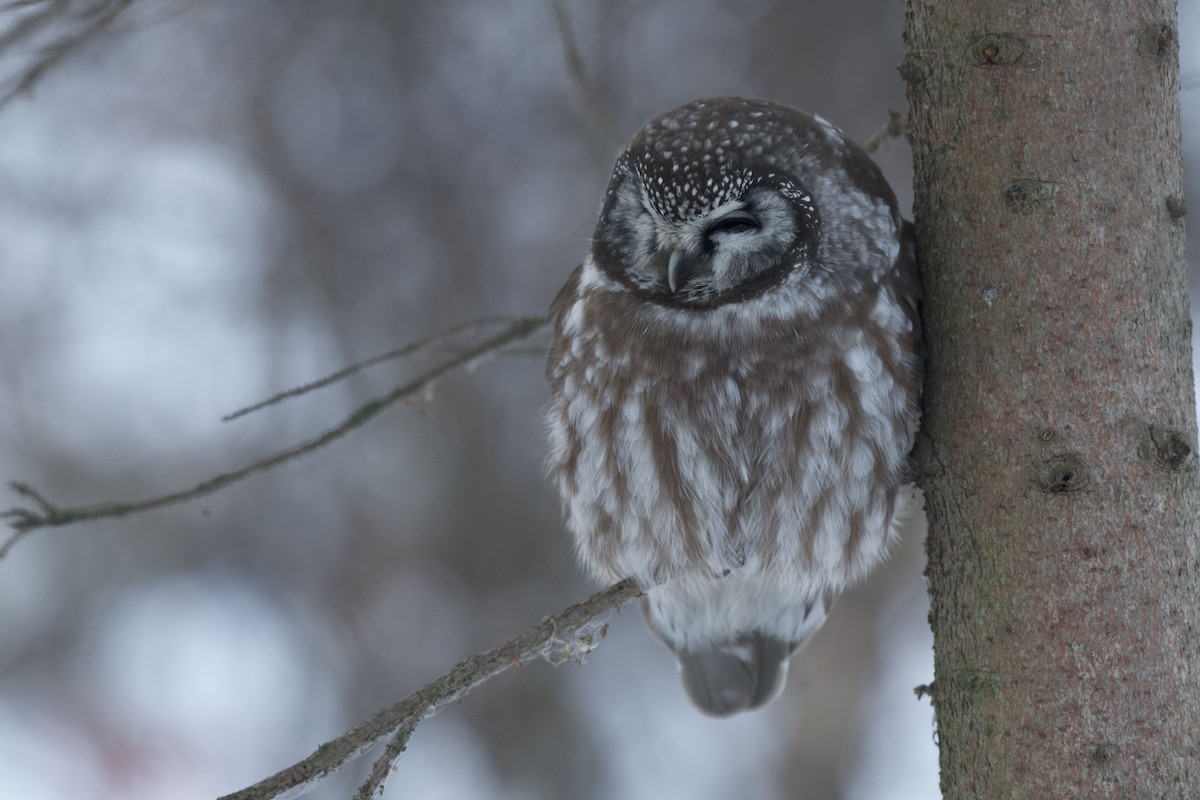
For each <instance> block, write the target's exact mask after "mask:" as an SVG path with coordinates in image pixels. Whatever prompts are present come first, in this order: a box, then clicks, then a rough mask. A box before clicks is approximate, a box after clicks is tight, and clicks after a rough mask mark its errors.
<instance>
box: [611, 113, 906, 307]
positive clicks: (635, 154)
mask: <svg viewBox="0 0 1200 800" xmlns="http://www.w3.org/2000/svg"><path fill="white" fill-rule="evenodd" d="M854 204H857V205H859V206H861V208H859V209H857V210H855V209H853V208H850V207H849V206H853V205H854ZM848 211H849V212H850V213H847V212H848ZM899 225H900V216H899V212H898V210H897V208H896V200H895V196H894V195H893V194H892V192H891V189H890V188H888V185H887V183H886V181H885V180H884V179H883V177H882V176H881V175H880V174H879V171H878V168H877V167H876V166H875V164H874V162H872V161H871V160H870V158H868V157H867V156H866V154H865V153H863V152H862V151H861V150H860V149H859V148H858V147H857V146H855V145H854V144H852V143H851V142H849V141H848V140H846V139H845V137H843V136H842V134H841V132H840V131H838V130H837V129H836V128H834V127H833V126H831V125H829V124H828V123H827V122H825V121H824V120H822V119H821V118H819V117H813V116H809V115H807V114H804V113H802V112H800V111H796V110H795V109H792V108H788V107H786V106H782V105H779V104H778V103H772V102H769V101H759V100H747V99H744V98H734V97H730V98H716V99H711V100H697V101H695V102H692V103H689V104H687V105H685V106H681V107H680V108H677V109H675V110H673V111H670V112H667V113H666V114H664V115H662V116H660V117H658V118H656V119H654V120H652V121H651V122H649V123H648V124H647V125H646V126H645V127H643V128H642V129H641V131H639V132H638V133H637V135H636V136H634V138H633V140H632V141H631V142H630V143H629V145H628V146H627V147H626V148H625V150H624V151H623V152H622V153H621V155H620V156H619V157H618V159H617V163H616V166H615V168H614V170H613V175H612V179H611V180H610V182H609V186H608V191H607V193H606V194H605V198H604V205H603V209H602V211H601V214H600V221H599V223H598V224H597V226H596V232H595V236H594V238H593V245H592V258H593V259H594V261H595V263H596V265H597V266H598V267H599V268H600V269H601V270H603V271H604V272H605V273H606V274H607V275H608V276H609V277H611V278H613V279H614V280H616V281H618V282H620V283H621V284H624V285H625V286H626V287H627V288H628V289H629V290H631V291H633V292H636V293H638V294H640V295H641V296H643V297H644V298H646V299H647V300H650V301H653V302H655V303H658V304H660V305H664V306H669V307H679V308H686V309H695V310H704V309H710V308H714V307H717V306H720V305H723V304H726V303H729V302H735V301H740V300H747V299H750V298H753V297H756V296H758V295H760V294H762V293H764V292H766V291H768V290H770V289H772V288H773V287H776V286H778V285H779V284H781V283H782V282H784V281H786V280H788V279H789V278H791V277H797V276H798V277H801V278H803V277H805V276H808V275H810V274H811V275H814V276H816V277H817V278H820V277H830V276H833V277H839V276H840V277H845V275H844V274H842V273H846V274H849V273H853V272H859V271H862V270H864V269H871V268H872V267H878V268H879V269H886V268H887V267H890V265H891V263H892V261H893V260H894V258H895V252H890V253H884V252H880V253H878V256H879V258H877V259H873V258H871V257H870V256H871V253H870V252H864V251H869V250H870V249H871V247H872V245H871V242H870V240H872V239H877V240H879V241H882V242H886V241H889V240H890V241H895V231H896V230H897V229H898V227H899ZM855 227H857V228H858V230H849V229H850V228H855ZM885 229H886V230H885ZM852 240H857V241H852ZM827 244H832V245H834V246H833V247H827V246H826V245H827ZM847 245H848V246H849V247H850V249H851V250H852V251H856V252H851V253H843V252H842V251H844V250H846V247H847ZM841 262H845V263H844V264H842V263H841Z"/></svg>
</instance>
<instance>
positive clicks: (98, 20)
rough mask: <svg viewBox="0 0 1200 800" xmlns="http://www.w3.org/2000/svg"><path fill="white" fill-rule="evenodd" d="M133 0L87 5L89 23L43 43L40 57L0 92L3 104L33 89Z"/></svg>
mask: <svg viewBox="0 0 1200 800" xmlns="http://www.w3.org/2000/svg"><path fill="white" fill-rule="evenodd" d="M132 2H133V0H106V2H102V3H97V4H96V5H95V6H94V7H92V8H90V9H87V10H86V11H85V12H84V13H83V14H81V15H80V16H81V17H82V18H84V19H87V18H88V17H91V19H90V20H89V21H88V22H87V24H85V25H83V26H82V27H80V28H79V29H78V30H76V31H75V32H73V33H70V34H68V35H66V36H63V37H61V38H59V39H56V40H55V41H53V42H50V43H49V44H47V45H45V46H43V47H42V48H41V54H40V55H39V56H38V58H37V60H36V61H34V62H33V64H32V65H30V66H29V67H28V68H26V69H25V71H24V72H22V73H21V74H20V75H19V76H17V77H16V78H14V79H12V80H11V81H9V83H10V85H11V87H12V88H10V89H9V90H7V91H6V92H4V94H3V95H0V107H3V106H5V105H7V104H8V103H9V102H10V101H12V100H13V99H14V98H15V97H17V96H18V95H20V94H23V93H24V92H27V91H29V90H30V89H32V88H33V86H34V84H36V83H37V82H38V81H39V80H40V79H41V77H42V76H43V75H44V74H45V73H46V71H47V70H49V69H50V68H51V67H54V66H55V65H57V64H58V63H59V62H60V61H62V60H63V59H65V58H66V57H67V56H68V55H70V54H71V53H72V52H73V51H75V50H76V49H77V48H78V47H79V46H80V45H82V44H83V43H84V42H86V41H87V40H88V39H90V38H92V36H94V35H95V34H96V33H98V32H99V31H100V30H102V29H104V28H106V27H108V26H109V25H110V24H111V23H112V21H113V20H114V19H116V18H117V17H118V16H119V15H120V14H121V12H122V11H124V10H125V9H126V8H128V7H129V5H130V4H131V3H132ZM60 7H61V6H60Z"/></svg>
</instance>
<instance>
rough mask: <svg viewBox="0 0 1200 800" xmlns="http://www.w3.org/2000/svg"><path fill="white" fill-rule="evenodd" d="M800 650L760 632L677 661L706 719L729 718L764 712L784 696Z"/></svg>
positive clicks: (684, 652)
mask: <svg viewBox="0 0 1200 800" xmlns="http://www.w3.org/2000/svg"><path fill="white" fill-rule="evenodd" d="M794 650H795V648H794V647H793V646H792V645H790V644H788V643H787V642H784V641H782V640H781V639H776V638H775V637H774V636H768V635H766V634H764V633H759V632H757V631H754V632H751V633H747V634H743V635H741V636H739V637H737V638H736V639H731V640H729V641H725V642H719V643H717V644H715V645H713V646H712V647H710V648H708V649H705V650H695V651H689V650H680V651H678V652H677V654H676V655H678V657H679V672H680V675H681V677H682V678H683V688H684V689H686V690H687V693H688V697H690V698H691V699H692V702H693V703H695V704H696V706H697V707H698V708H699V709H700V710H701V711H703V712H704V713H705V714H711V715H712V716H714V717H728V716H729V715H731V714H736V713H738V712H739V711H749V710H750V709H752V708H759V707H760V706H764V705H766V704H767V703H769V702H771V701H772V700H774V699H775V698H776V697H777V696H778V695H779V693H780V692H781V691H783V684H784V682H785V681H786V680H787V671H788V658H789V657H791V655H792V652H793V651H794Z"/></svg>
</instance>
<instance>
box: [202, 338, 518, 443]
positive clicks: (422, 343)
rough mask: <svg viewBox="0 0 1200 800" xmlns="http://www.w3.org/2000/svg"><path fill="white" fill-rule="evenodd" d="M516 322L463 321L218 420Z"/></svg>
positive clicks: (246, 412)
mask: <svg viewBox="0 0 1200 800" xmlns="http://www.w3.org/2000/svg"><path fill="white" fill-rule="evenodd" d="M516 321H518V320H514V319H513V318H512V317H482V318H480V319H473V320H470V321H468V322H464V323H462V324H460V325H455V326H454V327H453V328H447V329H446V330H444V331H440V332H439V333H435V334H434V335H432V336H429V337H426V338H424V339H421V340H419V341H416V342H410V343H409V344H406V345H404V346H403V347H397V348H396V349H395V350H390V351H388V352H386V353H384V354H382V355H378V356H375V357H373V358H368V359H367V360H366V361H360V362H359V363H357V364H351V365H350V366H348V367H346V368H344V369H340V370H338V371H337V372H334V373H332V374H330V375H326V376H325V377H324V378H319V379H317V380H315V381H312V382H310V383H305V384H303V385H301V386H297V387H295V388H293V389H286V390H284V391H282V392H278V393H276V394H273V395H271V396H270V397H268V398H267V399H266V400H262V401H260V402H257V403H254V404H253V405H249V406H246V407H245V408H239V409H238V410H237V411H234V412H233V413H232V414H226V415H225V416H223V417H221V421H222V422H231V421H233V420H235V419H238V418H239V417H244V416H246V415H247V414H251V413H253V412H255V411H261V410H262V409H264V408H268V407H269V406H273V405H276V404H278V403H281V402H283V401H284V400H287V399H289V398H292V397H298V396H300V395H302V394H307V393H308V392H311V391H315V390H317V389H321V388H323V387H325V386H328V385H330V384H331V383H337V382H338V381H341V380H345V379H346V378H348V377H350V376H351V375H354V374H355V373H358V372H362V371H363V370H364V369H367V368H368V367H373V366H375V365H377V364H382V363H383V362H385V361H391V360H393V359H398V358H404V357H405V356H411V355H416V354H417V353H419V352H421V351H422V350H426V349H428V348H430V347H432V346H433V345H435V344H440V343H442V342H445V341H446V340H447V339H451V338H453V337H455V336H458V335H459V334H462V333H467V332H474V331H477V330H479V329H480V328H484V327H489V326H492V325H500V324H509V325H511V324H513V323H514V322H516Z"/></svg>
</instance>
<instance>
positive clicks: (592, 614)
mask: <svg viewBox="0 0 1200 800" xmlns="http://www.w3.org/2000/svg"><path fill="white" fill-rule="evenodd" d="M640 594H641V592H640V590H639V589H638V588H637V586H635V585H634V584H633V582H632V581H629V580H624V581H621V582H620V583H616V584H613V585H612V586H610V587H608V588H607V589H605V590H603V591H601V592H597V593H596V594H594V595H592V596H591V597H589V598H588V599H586V600H584V601H583V602H581V603H576V604H575V605H573V606H571V607H570V608H568V609H566V610H565V611H563V612H562V613H560V614H558V615H556V616H553V617H546V618H545V619H543V620H542V621H541V622H540V623H538V624H537V625H535V626H533V627H532V628H530V629H528V630H527V631H525V632H524V633H522V634H520V635H519V636H517V637H516V638H514V639H511V640H509V641H507V642H505V643H504V644H502V645H500V646H499V647H496V648H493V649H492V650H489V651H488V652H486V653H482V654H479V655H473V656H469V657H468V658H465V659H463V660H462V661H460V662H459V663H458V664H457V665H455V667H454V668H453V669H451V670H450V671H449V672H447V673H446V674H445V675H443V676H442V677H440V678H438V679H437V680H435V681H433V682H431V683H429V684H426V685H425V686H423V687H421V688H420V689H418V690H417V691H415V692H413V693H412V694H410V695H409V696H408V697H406V698H404V699H403V700H401V701H400V702H398V703H396V704H395V705H392V706H390V707H389V708H385V709H383V710H382V711H380V712H378V713H377V714H375V715H374V716H372V717H371V718H370V719H368V720H366V721H365V722H363V723H362V724H360V725H358V726H357V727H356V728H354V729H353V730H350V731H347V732H346V733H344V734H342V735H341V736H339V737H338V738H336V739H334V740H333V741H330V742H326V743H325V744H323V745H321V746H320V747H318V748H317V749H316V751H315V752H314V753H313V754H312V755H310V756H309V757H308V758H306V759H304V760H303V761H299V762H297V763H295V764H293V765H292V766H290V767H288V768H287V769H284V770H282V771H280V772H278V773H276V774H275V775H272V776H271V777H269V778H266V779H265V780H262V781H259V782H258V783H256V784H254V785H253V786H249V787H247V788H245V789H242V790H241V791H237V792H234V793H233V794H230V795H226V796H225V797H223V798H220V800H272V799H273V798H279V797H284V796H286V797H288V798H294V797H299V796H300V795H302V794H304V793H306V792H307V791H309V790H310V789H312V788H313V786H314V785H315V784H316V782H317V781H319V780H321V779H322V778H324V777H326V776H327V775H329V774H331V773H333V772H334V771H336V770H338V769H340V768H341V767H342V766H344V765H345V764H346V763H348V762H349V761H351V760H353V759H355V758H358V757H360V756H362V755H363V754H364V753H366V752H367V751H368V750H369V749H370V748H371V747H372V746H374V745H376V744H377V743H378V742H380V741H381V740H382V739H384V738H386V737H392V739H391V741H390V742H389V744H388V747H387V750H386V752H385V753H384V755H383V757H381V758H380V759H379V761H378V762H376V764H375V766H374V768H373V769H372V772H371V776H370V777H369V778H368V779H367V781H366V783H364V784H363V785H362V787H361V788H360V789H359V791H358V793H357V794H356V795H355V798H356V800H369V798H371V797H374V796H376V794H377V793H378V791H379V790H380V789H381V788H382V786H383V781H384V779H385V778H386V776H387V774H388V773H389V772H390V771H391V769H392V764H393V762H394V761H395V759H396V758H397V757H398V756H399V755H400V753H402V752H403V751H404V748H405V747H406V746H407V744H408V740H409V737H410V736H411V735H412V732H413V731H414V730H415V729H416V727H417V725H419V724H420V723H421V721H422V720H423V719H426V718H428V717H430V716H432V715H433V714H434V713H436V712H437V711H439V710H441V709H442V708H444V707H445V706H446V705H447V704H449V703H452V702H454V701H455V700H459V699H461V698H462V697H463V696H464V695H466V694H467V693H468V692H470V691H471V690H472V689H474V688H475V687H477V686H479V685H480V684H482V683H484V682H485V681H487V680H488V679H490V678H493V677H495V676H496V675H499V674H500V673H501V672H504V671H505V670H506V669H508V668H509V667H512V666H521V665H522V664H524V663H525V662H527V661H532V660H534V659H537V658H545V659H546V660H549V661H551V662H552V663H562V662H563V661H567V660H578V659H579V658H580V657H582V656H583V655H584V654H586V653H587V652H589V651H591V650H592V649H593V648H594V647H596V645H597V644H598V643H599V640H600V639H602V638H603V637H604V634H605V633H606V631H607V627H608V626H607V624H606V623H603V622H600V621H599V620H598V618H599V617H600V616H601V615H603V614H604V613H605V612H609V611H612V610H613V609H616V608H619V607H620V606H621V605H622V604H623V603H625V602H626V601H628V600H631V599H633V598H634V597H637V596H639V595H640Z"/></svg>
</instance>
